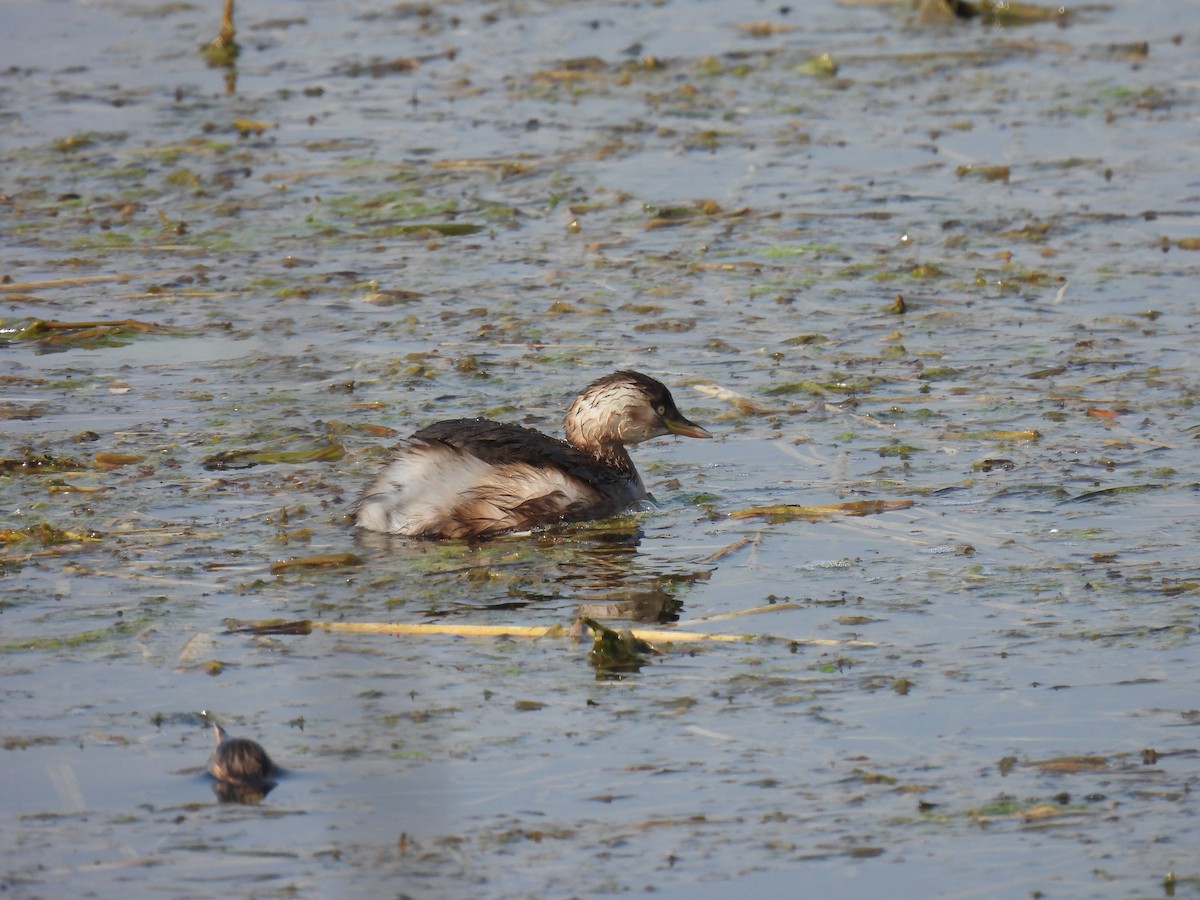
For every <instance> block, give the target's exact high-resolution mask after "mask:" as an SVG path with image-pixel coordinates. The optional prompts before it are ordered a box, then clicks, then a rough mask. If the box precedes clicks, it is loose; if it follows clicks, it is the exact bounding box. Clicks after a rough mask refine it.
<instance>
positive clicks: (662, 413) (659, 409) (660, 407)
mask: <svg viewBox="0 0 1200 900" xmlns="http://www.w3.org/2000/svg"><path fill="white" fill-rule="evenodd" d="M654 411H655V412H656V413H658V414H659V415H660V416H665V415H666V414H667V408H666V407H665V406H663V405H662V404H661V403H660V404H658V406H656V407H654Z"/></svg>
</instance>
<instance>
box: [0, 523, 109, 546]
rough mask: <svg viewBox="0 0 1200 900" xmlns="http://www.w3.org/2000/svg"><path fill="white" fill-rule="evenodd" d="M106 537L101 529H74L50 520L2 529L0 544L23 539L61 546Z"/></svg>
mask: <svg viewBox="0 0 1200 900" xmlns="http://www.w3.org/2000/svg"><path fill="white" fill-rule="evenodd" d="M103 537H104V535H103V534H101V533H100V532H99V531H92V530H91V529H88V530H87V531H72V530H70V529H66V528H58V527H56V526H54V525H51V524H50V523H49V522H38V523H37V524H35V525H26V526H25V527H24V528H3V529H0V544H18V543H21V542H22V541H36V542H37V543H39V544H41V545H42V546H43V547H61V546H63V545H64V544H86V543H94V542H96V541H99V540H101V539H102V538H103Z"/></svg>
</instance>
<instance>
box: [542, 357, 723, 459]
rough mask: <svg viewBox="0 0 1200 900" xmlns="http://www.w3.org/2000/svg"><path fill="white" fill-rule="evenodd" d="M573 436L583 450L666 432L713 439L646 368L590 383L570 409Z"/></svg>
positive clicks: (568, 425) (570, 435)
mask: <svg viewBox="0 0 1200 900" xmlns="http://www.w3.org/2000/svg"><path fill="white" fill-rule="evenodd" d="M565 425H566V433H567V440H568V441H569V442H570V443H572V444H574V445H575V446H577V447H581V448H602V447H609V446H612V445H613V444H636V443H638V442H640V441H644V440H647V439H648V438H652V437H658V436H659V435H663V434H678V435H681V436H682V437H694V438H710V437H712V435H711V434H709V433H708V432H707V431H705V430H704V429H703V428H701V427H700V426H699V425H697V424H696V423H695V422H689V421H688V420H687V419H685V418H684V416H683V414H682V413H681V412H680V411H679V407H677V406H676V405H675V399H674V398H673V397H672V396H671V392H670V391H668V390H667V389H666V387H665V386H664V385H663V384H662V383H661V382H658V381H655V380H654V379H653V378H650V377H649V376H647V375H642V374H641V373H640V372H628V371H624V372H614V373H613V374H611V375H605V376H604V377H603V378H599V379H597V380H596V381H593V382H592V383H591V384H589V385H588V386H587V387H585V388H584V389H583V390H582V391H581V392H580V394H579V396H578V397H576V398H575V401H574V402H573V403H572V404H571V408H570V409H569V410H567V418H566V422H565Z"/></svg>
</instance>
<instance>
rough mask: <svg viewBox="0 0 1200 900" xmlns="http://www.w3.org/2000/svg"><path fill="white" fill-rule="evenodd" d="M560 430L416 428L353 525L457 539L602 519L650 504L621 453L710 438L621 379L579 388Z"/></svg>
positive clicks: (666, 402) (645, 381)
mask: <svg viewBox="0 0 1200 900" xmlns="http://www.w3.org/2000/svg"><path fill="white" fill-rule="evenodd" d="M565 430H566V440H565V441H564V440H559V439H557V438H552V437H549V436H548V435H545V434H542V433H540V432H537V431H534V430H532V429H530V428H525V427H523V426H520V425H512V424H504V423H500V422H492V421H489V420H487V419H452V420H448V421H444V422H437V423H435V424H433V425H430V426H429V427H427V428H423V429H421V430H420V431H418V432H417V433H416V434H414V435H413V436H412V437H411V438H409V439H408V440H407V441H404V442H402V443H401V444H400V446H399V447H398V448H397V451H396V453H395V455H394V456H393V458H392V460H391V461H390V462H389V463H388V464H387V465H386V466H385V467H384V469H383V471H382V472H381V473H380V475H379V477H378V478H377V479H376V480H375V481H374V482H373V483H372V484H371V485H370V486H369V487H368V488H367V489H366V490H365V491H364V492H363V496H362V498H361V499H360V500H359V503H358V505H357V507H356V510H355V517H356V522H357V524H358V526H359V527H360V528H364V529H367V530H369V531H379V532H385V533H389V534H399V535H407V536H410V537H429V538H462V537H491V536H494V535H499V534H503V533H505V532H511V531H526V530H529V529H531V528H536V527H538V526H542V525H548V524H553V523H556V522H578V521H583V520H587V519H599V518H604V517H606V516H610V515H613V514H614V513H617V512H620V511H621V510H624V509H627V508H628V507H629V506H631V505H632V504H634V503H636V502H637V501H639V500H642V499H644V498H645V497H646V496H647V494H646V488H645V486H644V485H643V484H642V479H641V477H640V476H639V475H638V473H637V469H636V468H634V465H633V460H631V459H630V457H629V452H628V451H627V450H626V449H625V447H626V445H627V444H635V443H638V442H640V441H643V440H646V439H648V438H652V437H656V436H658V435H664V434H678V435H683V436H686V437H700V438H706V437H710V436H711V435H709V433H708V432H707V431H705V430H704V429H703V428H701V427H700V426H699V425H696V424H694V423H692V422H689V421H688V420H687V419H685V418H684V417H683V416H682V415H681V414H680V412H679V410H678V408H677V407H676V405H675V401H674V399H673V398H672V397H671V394H670V392H669V391H668V390H667V389H666V388H665V387H664V386H663V385H662V384H660V383H659V382H657V381H655V380H654V379H653V378H649V377H648V376H646V375H642V374H640V373H637V372H627V371H626V372H616V373H614V374H612V375H608V376H605V377H604V378H601V379H598V380H597V381H594V382H592V383H591V384H589V385H588V386H587V387H586V388H584V390H583V391H582V392H581V393H580V394H579V396H578V397H576V398H575V400H574V402H573V403H572V404H571V407H570V409H569V410H568V412H567V417H566V420H565Z"/></svg>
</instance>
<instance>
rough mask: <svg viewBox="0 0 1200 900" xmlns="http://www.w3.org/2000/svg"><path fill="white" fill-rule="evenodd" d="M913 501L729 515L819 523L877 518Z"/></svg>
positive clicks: (778, 507) (786, 506) (779, 506)
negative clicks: (826, 520) (841, 517)
mask: <svg viewBox="0 0 1200 900" xmlns="http://www.w3.org/2000/svg"><path fill="white" fill-rule="evenodd" d="M912 505H913V501H912V500H850V501H848V502H846V503H831V504H829V505H827V506H798V505H796V504H791V503H776V504H773V505H771V506H748V507H746V508H745V509H737V510H734V511H733V512H731V513H730V514H729V515H730V517H731V518H734V519H748V518H751V517H753V516H765V517H767V518H769V519H771V520H772V521H776V522H788V521H791V520H792V519H807V520H808V521H810V522H817V521H820V520H821V519H828V518H830V517H831V516H875V515H879V514H880V513H885V512H892V511H894V510H898V509H908V508H909V507H910V506H912Z"/></svg>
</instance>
